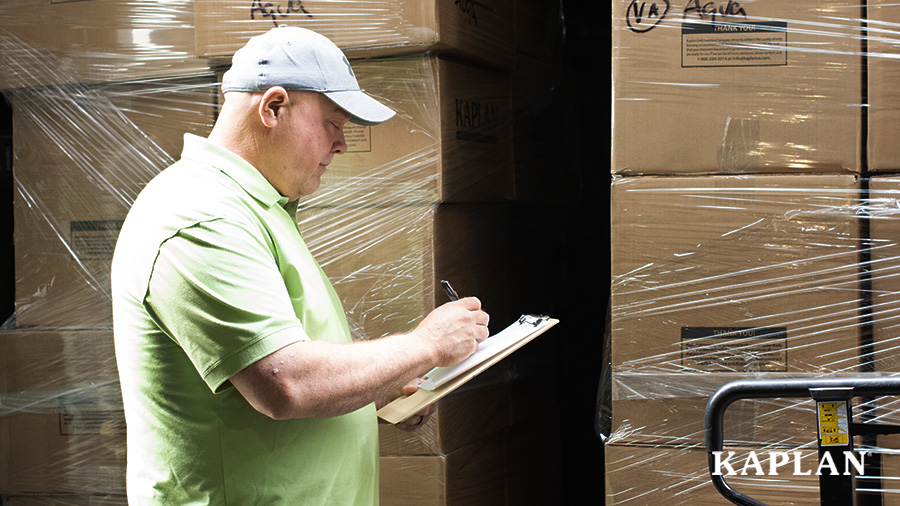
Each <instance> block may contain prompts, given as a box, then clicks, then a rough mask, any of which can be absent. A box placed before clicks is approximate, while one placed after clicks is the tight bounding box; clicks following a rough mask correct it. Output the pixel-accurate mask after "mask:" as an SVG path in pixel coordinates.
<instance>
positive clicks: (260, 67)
mask: <svg viewBox="0 0 900 506" xmlns="http://www.w3.org/2000/svg"><path fill="white" fill-rule="evenodd" d="M272 86H283V87H284V88H285V89H287V90H310V91H317V92H319V93H322V94H324V95H325V96H327V97H328V98H330V99H331V100H332V101H333V102H334V103H335V104H337V105H338V107H340V108H341V109H343V110H344V111H346V112H347V114H349V115H350V121H352V122H353V123H358V124H360V125H376V124H378V123H381V122H382V121H386V120H388V119H390V118H391V117H392V116H393V115H394V111H393V110H391V109H390V108H388V107H387V106H385V105H383V104H382V103H380V102H378V101H377V100H375V99H374V98H372V97H370V96H369V95H367V94H365V93H364V92H363V91H362V90H360V88H359V83H357V82H356V75H355V74H354V73H353V69H352V68H351V67H350V61H349V60H347V57H346V56H344V53H343V52H342V51H341V50H340V48H338V47H337V46H336V45H335V44H334V43H333V42H331V41H330V40H328V39H327V38H326V37H324V36H322V35H320V34H318V33H316V32H313V31H312V30H307V29H305V28H300V27H295V26H278V27H275V28H272V29H270V30H269V31H268V32H266V33H264V34H262V35H257V36H255V37H252V38H251V39H250V40H249V41H247V44H246V45H245V46H244V47H242V48H241V49H238V50H237V51H235V53H234V56H233V57H232V61H231V68H230V69H229V70H228V71H227V72H225V75H224V76H223V77H222V91H223V92H227V91H264V90H266V89H268V88H271V87H272Z"/></svg>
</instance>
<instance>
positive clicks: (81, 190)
mask: <svg viewBox="0 0 900 506" xmlns="http://www.w3.org/2000/svg"><path fill="white" fill-rule="evenodd" d="M214 84H215V78H214V75H210V76H209V77H208V78H198V79H188V80H171V81H163V82H149V83H140V84H123V85H108V86H91V87H88V86H74V87H67V88H35V89H30V90H20V91H17V92H16V93H15V94H13V99H12V105H13V155H14V161H13V172H14V176H15V203H14V219H15V237H14V240H15V268H16V323H17V325H19V326H42V327H54V326H96V325H103V324H109V323H110V322H111V306H110V299H109V264H110V261H111V259H112V253H113V250H114V248H115V241H116V239H117V237H118V230H119V228H120V227H121V223H122V221H123V220H124V219H125V215H126V214H127V212H128V209H129V208H130V206H131V202H133V200H134V198H135V197H136V196H137V194H138V193H139V192H140V190H141V189H142V188H143V186H144V185H145V184H146V183H147V181H149V180H150V179H151V178H152V177H153V176H154V175H156V174H157V173H158V172H159V171H160V170H162V169H163V168H165V167H166V166H168V165H169V164H170V163H172V162H173V161H175V160H176V159H177V158H178V157H179V156H180V154H181V149H182V143H183V137H184V133H185V132H191V133H195V134H198V135H206V134H207V133H208V131H209V130H210V129H211V127H212V120H213V116H214V113H215V104H216V97H217V92H216V90H215V88H214Z"/></svg>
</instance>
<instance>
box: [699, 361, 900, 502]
mask: <svg viewBox="0 0 900 506" xmlns="http://www.w3.org/2000/svg"><path fill="white" fill-rule="evenodd" d="M833 389H844V390H849V391H848V392H847V394H848V397H858V396H872V397H874V396H882V395H897V394H900V377H882V376H880V377H847V378H790V379H778V380H773V379H753V380H739V381H733V382H731V383H728V384H726V385H724V386H722V387H721V388H719V389H718V390H717V391H716V392H715V393H714V394H713V395H712V397H710V399H709V402H708V403H707V405H706V412H705V414H704V419H703V425H704V430H705V438H706V452H707V457H708V462H709V471H710V476H711V477H712V482H713V485H715V487H716V490H718V492H719V494H721V495H722V496H724V497H725V498H726V499H728V500H729V501H731V502H732V503H734V504H738V505H741V506H766V504H765V503H763V502H760V501H758V500H756V499H753V498H752V497H749V496H747V495H744V494H742V493H740V492H738V491H736V490H734V489H733V488H731V486H729V485H728V483H726V481H725V477H724V476H723V475H721V474H718V475H717V474H715V471H714V467H715V464H714V462H715V455H714V453H713V452H720V451H722V450H723V448H724V446H725V434H724V430H725V429H724V423H723V417H724V414H725V410H726V409H728V406H730V405H731V404H732V403H734V402H735V401H738V400H741V399H762V398H778V397H782V398H784V397H813V398H815V397H817V391H822V390H833Z"/></svg>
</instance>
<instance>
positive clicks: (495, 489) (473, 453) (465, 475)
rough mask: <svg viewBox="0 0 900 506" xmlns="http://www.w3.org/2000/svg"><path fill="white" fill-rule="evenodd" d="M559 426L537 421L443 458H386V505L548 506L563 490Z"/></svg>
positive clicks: (383, 471) (383, 459) (383, 475)
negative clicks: (557, 437)
mask: <svg viewBox="0 0 900 506" xmlns="http://www.w3.org/2000/svg"><path fill="white" fill-rule="evenodd" d="M555 435H558V431H557V426H556V425H554V424H552V423H547V420H546V419H542V418H541V419H538V418H536V419H534V420H533V423H522V424H517V425H515V426H513V427H510V428H508V429H506V430H504V431H502V432H500V433H497V434H493V435H491V436H488V437H485V438H482V439H479V440H477V441H475V442H472V443H469V444H467V445H465V446H463V447H461V448H458V449H456V450H454V451H452V452H449V453H446V454H441V455H431V456H424V455H412V456H409V455H404V456H397V455H392V456H382V457H381V458H380V463H381V468H380V473H381V476H380V480H381V504H382V505H384V506H396V505H415V506H429V505H434V506H452V505H466V506H469V505H481V504H483V505H490V506H504V505H509V506H513V505H515V506H532V505H533V506H544V505H547V504H555V503H557V502H559V500H560V498H561V497H563V496H564V495H565V494H564V492H563V490H562V488H561V487H562V476H561V472H562V471H561V469H562V468H561V466H560V462H561V461H560V454H559V446H558V444H557V440H556V439H554V438H553V436H555Z"/></svg>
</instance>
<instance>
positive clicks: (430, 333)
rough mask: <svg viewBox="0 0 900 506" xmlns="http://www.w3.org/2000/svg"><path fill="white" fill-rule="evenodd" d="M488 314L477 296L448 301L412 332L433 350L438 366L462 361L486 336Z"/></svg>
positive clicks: (487, 333)
mask: <svg viewBox="0 0 900 506" xmlns="http://www.w3.org/2000/svg"><path fill="white" fill-rule="evenodd" d="M489 320H490V318H489V316H488V314H487V313H485V312H484V311H483V310H482V309H481V301H480V300H478V299H477V298H476V297H466V298H463V299H459V300H457V301H454V302H448V303H446V304H444V305H442V306H440V307H438V308H437V309H435V310H434V311H432V312H431V313H429V314H428V315H427V316H426V317H425V319H424V320H422V322H421V323H419V325H418V326H417V327H416V329H415V330H414V331H413V333H414V334H416V335H418V336H420V337H421V338H422V339H423V340H425V341H426V342H428V343H429V344H430V345H431V346H433V347H434V350H435V354H436V355H435V356H436V360H437V365H438V366H439V367H444V366H449V365H453V364H456V363H459V362H462V361H463V360H465V359H466V358H468V357H469V356H470V355H471V354H473V353H475V351H476V350H477V349H478V343H480V342H482V341H484V340H485V339H487V337H488V335H489V331H488V321H489Z"/></svg>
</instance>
